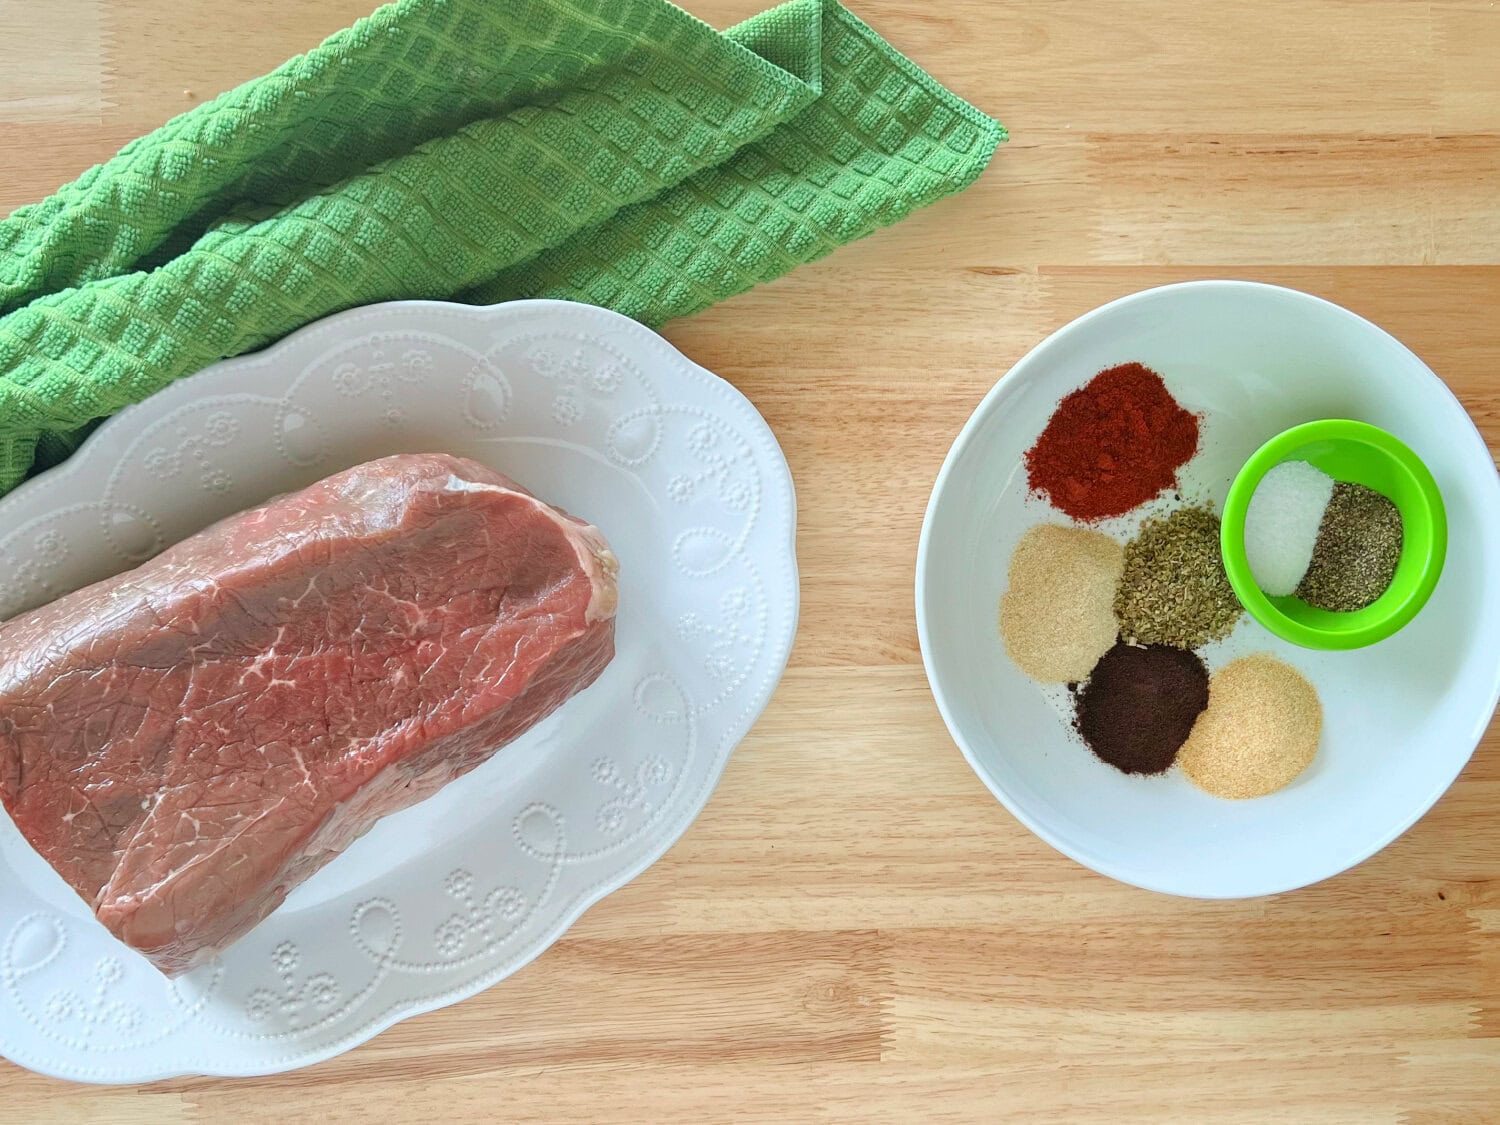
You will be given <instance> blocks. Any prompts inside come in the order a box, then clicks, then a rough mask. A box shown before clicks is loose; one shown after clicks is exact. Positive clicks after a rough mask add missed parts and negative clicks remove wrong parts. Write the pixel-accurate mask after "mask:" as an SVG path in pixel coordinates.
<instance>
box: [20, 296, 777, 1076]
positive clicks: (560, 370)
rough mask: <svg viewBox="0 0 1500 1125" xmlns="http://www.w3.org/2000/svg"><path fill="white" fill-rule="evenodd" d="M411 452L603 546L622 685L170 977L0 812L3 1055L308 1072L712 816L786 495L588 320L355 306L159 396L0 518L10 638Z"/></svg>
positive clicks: (707, 393) (748, 712)
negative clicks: (236, 521)
mask: <svg viewBox="0 0 1500 1125" xmlns="http://www.w3.org/2000/svg"><path fill="white" fill-rule="evenodd" d="M431 450H438V451H443V452H451V453H456V454H460V455H463V456H468V457H473V458H475V459H477V460H480V461H483V462H485V463H487V464H490V465H493V466H494V467H495V468H497V469H500V470H501V471H503V472H506V473H508V474H510V475H511V476H513V477H515V478H516V479H517V480H519V481H520V482H521V483H522V484H524V485H526V486H527V487H528V488H531V489H532V490H533V491H535V492H536V493H537V494H538V495H540V496H543V497H545V498H546V499H547V500H549V501H551V502H553V503H556V504H558V505H560V506H562V507H564V508H567V509H568V510H570V511H573V512H575V513H576V514H578V515H579V516H581V517H583V518H584V519H587V520H589V521H591V522H593V523H595V524H597V525H598V526H599V527H601V528H602V529H603V530H604V532H605V534H606V535H607V536H608V537H609V539H610V541H611V543H612V545H613V546H614V548H615V550H616V552H617V553H618V554H619V556H620V559H621V565H622V572H621V609H620V617H619V630H618V655H617V656H616V658H615V661H614V663H613V664H611V665H610V667H609V668H608V669H606V671H605V673H604V675H603V676H602V677H601V678H600V679H599V681H598V682H597V683H596V684H595V685H594V686H593V687H591V688H590V689H589V690H588V691H586V692H584V693H582V694H581V695H579V696H578V697H576V698H575V699H573V700H572V701H570V702H569V703H568V705H567V706H566V707H564V708H563V709H562V710H561V711H560V712H558V713H557V714H556V715H554V716H552V717H551V718H550V719H548V720H547V721H546V722H544V723H543V724H541V725H540V726H539V727H537V728H536V729H535V730H533V731H531V732H530V733H528V734H527V735H526V736H525V737H523V738H522V739H519V740H518V741H517V742H515V743H513V744H511V745H510V746H508V747H506V748H505V749H504V750H503V751H502V752H501V753H499V754H497V755H496V757H495V758H494V759H493V760H492V761H490V762H489V763H487V764H486V765H485V766H482V767H480V768H479V769H478V770H475V771H474V772H473V773H472V774H470V775H468V776H467V777H465V778H463V779H461V780H459V781H457V782H455V783H454V784H452V785H450V786H448V787H447V788H446V789H444V790H443V791H442V792H441V793H439V794H438V795H436V796H435V797H433V798H432V799H430V800H428V801H426V802H424V803H423V804H421V805H418V806H416V807H415V808H412V809H408V810H405V811H404V812H401V813H398V814H396V815H394V816H391V817H387V818H386V819H385V820H383V821H381V822H380V823H378V824H377V825H376V826H375V827H374V828H373V829H372V830H371V831H370V832H369V834H367V835H366V836H365V837H364V838H363V839H361V840H359V841H357V842H356V843H355V844H354V846H353V847H351V848H350V849H349V850H348V851H347V852H346V853H345V854H344V855H342V856H340V857H339V859H338V860H336V861H335V862H334V863H333V864H331V865H330V866H329V867H327V868H325V869H324V870H323V871H321V872H319V873H318V874H317V875H315V876H314V877H313V878H312V879H310V880H309V881H308V882H307V883H305V884H303V885H302V886H301V887H299V888H297V889H296V890H295V891H294V892H293V894H292V895H291V896H290V897H289V898H288V900H287V902H286V903H285V904H284V905H283V906H282V908H281V909H280V910H278V911H277V912H276V913H275V914H273V915H272V916H271V917H270V918H268V919H267V920H266V921H265V922H263V923H262V924H261V925H260V926H258V927H257V928H256V929H255V930H254V931H252V932H251V933H250V934H249V935H247V936H246V937H245V938H244V939H242V940H241V941H239V942H237V943H236V944H235V945H234V946H233V947H231V948H230V949H229V950H227V951H226V952H225V953H224V955H223V956H222V957H221V958H219V959H218V960H216V961H215V962H213V963H211V964H208V965H204V966H202V967H201V968H199V969H197V970H195V971H194V972H192V973H190V974H188V975H186V976H184V977H182V978H179V979H178V980H176V981H169V980H167V979H166V978H164V977H162V976H161V975H160V974H158V973H157V972H156V971H155V970H154V969H153V968H152V967H151V966H150V965H149V964H148V963H147V962H146V961H145V959H144V958H142V957H140V956H138V955H137V954H135V953H133V952H132V951H131V950H129V949H126V948H125V947H124V946H122V945H120V944H119V943H118V942H116V941H115V940H114V939H113V938H112V937H111V936H110V935H109V934H108V933H107V932H106V931H105V930H104V928H103V927H102V926H100V925H99V924H98V923H97V922H96V921H94V919H93V917H92V916H91V914H90V913H89V911H88V909H87V908H86V907H85V905H84V904H83V903H82V902H81V901H79V900H78V898H77V896H76V895H74V894H73V892H72V891H71V890H70V889H69V888H68V887H67V886H66V885H65V884H64V883H63V881H62V880H61V878H60V877H58V876H57V875H56V873H54V872H53V871H52V870H51V868H49V867H48V866H47V864H46V863H45V862H44V861H43V860H42V859H41V858H40V857H39V856H37V855H36V854H35V852H33V851H32V850H31V848H30V846H29V845H27V844H26V842H25V840H24V839H23V838H22V837H21V835H20V833H19V832H18V831H17V830H16V828H15V826H14V825H13V824H11V822H10V820H9V819H8V818H7V817H5V816H3V814H0V1052H3V1053H4V1054H5V1055H6V1056H7V1057H8V1058H10V1059H12V1060H14V1061H15V1062H17V1063H19V1064H21V1065H23V1066H26V1067H30V1068H32V1069H34V1070H39V1071H42V1072H45V1073H48V1074H53V1075H57V1076H60V1077H65V1078H72V1079H77V1080H82V1081H91V1082H138V1081H146V1080H150V1079H155V1078H161V1077H166V1076H170V1075H175V1074H223V1075H243V1074H262V1073H270V1072H274V1071H280V1070H288V1069H293V1068H296V1067H300V1066H305V1065H307V1064H309V1063H313V1062H317V1061H319V1060H322V1059H325V1058H328V1057H330V1056H332V1055H335V1054H338V1053H339V1052H341V1051H344V1050H347V1049H349V1048H350V1047H352V1046H354V1045H356V1044H358V1043H361V1042H363V1041H364V1040H366V1039H368V1038H370V1037H371V1036H373V1035H375V1034H377V1033H378V1032H379V1031H381V1030H382V1029H384V1028H386V1027H388V1026H390V1025H391V1024H393V1023H395V1022H397V1021H398V1020H400V1019H403V1018H405V1017H407V1016H410V1015H414V1014H416V1013H419V1012H423V1011H429V1010H431V1009H433V1008H438V1007H442V1006H444V1005H446V1004H451V1003H454V1002H456V1001H458V1000H461V999H463V998H465V997H467V996H470V995H472V994H473V993H475V992H477V991H479V990H480V989H482V988H485V987H487V986H489V985H491V984H494V983H495V982H497V981H499V980H502V979H503V978H504V977H506V976H508V975H509V974H511V973H513V972H515V971H516V970H517V969H518V968H520V967H521V966H522V965H524V964H526V963H527V962H528V961H530V960H531V959H533V958H534V957H536V956H537V955H538V954H540V953H541V952H542V951H543V950H545V949H546V948H547V947H548V946H549V945H550V944H551V943H552V942H553V941H555V940H556V939H557V938H558V937H559V936H560V935H561V934H562V933H563V932H564V931H565V930H566V929H567V927H568V926H569V925H570V924H571V923H572V922H573V921H574V920H575V919H576V918H577V917H578V916H579V915H580V914H581V913H582V912H583V911H584V910H585V909H587V908H588V907H589V906H590V905H591V904H592V903H594V902H596V901H597V900H598V899H600V898H601V897H603V896H604V895H606V894H608V893H609V892H610V891H612V890H615V889H616V888H618V887H620V886H621V885H623V884H624V883H625V882H627V881H628V880H630V879H631V878H633V877H634V876H635V875H637V874H639V873H640V872H641V871H643V870H644V869H645V868H646V867H647V866H649V865H650V864H651V863H652V862H653V861H654V860H655V859H656V858H657V857H659V856H660V855H661V854H662V853H663V852H664V851H665V850H666V849H667V848H668V847H669V846H670V845H671V844H672V842H673V841H675V840H676V839H677V837H678V836H680V835H681V834H682V832H683V831H685V830H686V828H687V826H688V825H689V824H690V823H691V822H692V820H693V818H694V817H695V816H696V815H697V813H698V811H699V810H700V809H701V808H702V807H703V805H704V804H705V802H706V801H707V799H708V795H709V793H710V791H711V790H712V788H713V786H714V783H715V782H716V781H717V779H718V777H719V774H720V772H721V771H722V770H723V767H724V764H725V762H726V761H727V760H728V757H729V754H730V752H731V751H732V750H733V748H734V746H735V744H736V743H737V742H738V741H739V740H740V738H741V737H743V735H744V734H745V732H746V731H747V730H748V729H749V727H750V725H751V723H753V722H754V720H755V719H756V717H757V716H758V715H759V714H760V712H761V710H762V709H763V708H764V707H765V704H766V702H767V700H768V699H769V698H770V695H771V692H772V690H773V689H774V687H775V685H776V683H777V681H778V679H779V678H780V676H781V672H782V669H783V668H784V666H785V664H786V659H787V656H788V654H789V652H790V650H791V643H792V636H793V633H794V632H795V629H796V619H797V604H798V599H797V572H796V555H795V550H794V546H793V535H794V528H795V524H796V518H795V510H794V500H793V495H792V486H791V478H790V475H789V473H788V471H787V467H786V462H785V460H784V458H783V457H782V455H781V451H780V449H779V448H778V447H777V445H776V442H775V439H774V437H773V436H772V434H771V432H770V430H769V428H767V426H766V424H765V422H764V421H763V420H762V419H761V417H760V416H759V414H757V413H756V411H755V409H754V408H753V407H752V406H751V405H750V403H749V402H748V401H746V400H745V398H744V397H743V396H742V395H740V394H739V392H737V391H736V390H734V388H732V387H731V386H730V385H729V384H727V383H725V382H724V381H723V380H721V379H719V378H718V377H716V376H714V375H712V374H710V373H709V372H707V371H704V370H703V369H702V368H700V367H697V366H696V365H694V364H692V363H691V362H690V361H688V360H687V359H685V358H684V357H683V356H682V355H681V354H680V353H678V352H677V351H676V350H675V349H673V348H672V347H671V346H670V345H669V344H667V343H666V341H664V340H663V339H661V337H659V336H657V335H656V334H655V333H653V332H651V331H649V330H648V329H645V328H643V327H641V326H640V325H638V324H636V323H634V322H633V321H630V320H627V319H625V318H623V317H620V316H618V315H616V314H614V313H611V312H608V311H605V310H602V309H596V308H592V307H589V306H584V305H573V304H566V303H563V302H555V301H524V302H517V303H514V304H509V305H499V306H495V307H492V308H471V307H468V306H460V305H448V304H443V303H438V302H417V301H413V302H396V303H392V304H386V305H377V306H371V307H369V308H364V309H356V310H353V311H351V312H347V313H343V314H340V315H338V316H335V317H330V318H328V319H327V320H324V321H320V322H319V323H317V324H314V325H311V326H309V327H308V328H305V329H303V330H302V331H300V332H297V333H295V334H294V335H292V336H290V337H288V338H287V339H286V340H283V341H282V342H280V343H279V344H276V345H275V346H273V347H271V348H269V349H267V350H266V351H264V352H261V353H258V354H256V355H253V356H247V357H242V358H239V359H234V360H228V361H226V362H223V363H219V364H216V365H214V366H213V367H211V368H209V369H208V370H206V371H203V372H201V373H199V374H198V375H196V376H194V377H192V378H191V379H187V380H184V381H183V382H181V383H178V384H176V385H174V386H172V387H170V388H169V389H167V390H166V391H163V392H162V393H161V394H159V395H157V396H155V397H153V398H152V399H150V400H148V401H147V402H146V403H144V404H142V405H140V406H137V407H133V408H131V409H129V410H127V411H125V412H123V413H122V414H121V415H119V416H118V417H117V418H115V419H113V420H112V421H110V422H109V423H108V424H106V425H105V426H103V427H101V428H100V430H99V431H98V432H97V433H96V434H95V435H94V436H93V437H92V438H90V440H89V441H88V443H87V444H86V445H85V446H84V448H83V449H82V450H80V452H79V453H78V454H77V456H75V457H74V458H73V459H72V460H71V461H69V462H68V463H67V464H66V465H64V466H62V467H61V468H59V469H57V470H54V471H53V472H51V473H48V474H46V475H45V476H43V477H40V478H38V479H37V480H35V481H33V482H31V483H29V484H27V485H26V486H24V487H22V488H21V489H18V490H17V491H16V492H14V493H13V494H11V495H10V496H8V497H6V498H5V499H4V500H0V619H4V618H5V617H8V616H12V615H14V614H15V613H18V612H21V611H23V610H25V609H27V608H29V607H32V606H35V605H39V604H42V603H44V602H46V601H48V600H51V599H52V598H55V597H57V596H59V595H60V594H62V593H64V592H66V591H68V590H71V589H76V588H78V587H80V586H82V585H85V584H87V583H89V582H92V581H96V580H98V579H100V578H104V577H107V576H109V575H111V574H115V573H118V572H120V571H122V570H125V569H127V568H129V567H131V566H133V565H135V564H137V563H139V562H141V561H143V560H144V559H147V558H149V557H150V556H151V555H152V554H154V553H156V552H157V551H159V550H161V549H162V548H163V547H165V546H166V545H168V544H170V543H173V542H176V541H178V540H180V539H182V538H184V537H186V536H187V535H190V534H192V533H194V532H195V531H198V530H200V529H201V528H203V527H205V526H206V525H208V524H209V523H211V522H213V521H214V520H216V519H219V518H222V517H223V516H226V515H229V514H231V513H233V512H236V511H239V510H242V509H243V508H245V507H248V506H250V505H253V504H256V503H260V502H262V501H264V500H265V499H267V498H268V497H270V496H273V495H276V494H277V493H281V492H285V491H289V490H292V489H295V488H299V487H302V486H303V485H306V484H309V483H311V482H312V481H314V480H317V479H319V478H321V477H324V476H327V475H328V474H330V473H333V472H336V471H338V470H339V469H342V468H345V467H348V466H349V465H353V464H357V463H359V462H361V461H365V460H369V459H371V458H374V457H379V456H384V455H386V454H390V453H398V452H418V451H431Z"/></svg>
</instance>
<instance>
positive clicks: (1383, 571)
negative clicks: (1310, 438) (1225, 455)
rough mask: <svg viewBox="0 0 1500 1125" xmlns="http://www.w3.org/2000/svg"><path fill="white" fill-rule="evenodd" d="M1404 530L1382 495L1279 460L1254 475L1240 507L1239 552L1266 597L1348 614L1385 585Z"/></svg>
mask: <svg viewBox="0 0 1500 1125" xmlns="http://www.w3.org/2000/svg"><path fill="white" fill-rule="evenodd" d="M1404 538H1405V534H1404V530H1403V527H1402V523H1401V513H1400V511H1398V510H1397V508H1396V505H1395V504H1393V503H1391V501H1390V498H1389V497H1387V496H1383V495H1382V494H1381V493H1379V492H1376V491H1375V490H1374V489H1373V488H1368V487H1366V486H1365V485H1362V484H1354V483H1352V482H1349V481H1335V480H1334V479H1333V478H1332V477H1330V476H1329V475H1328V474H1327V473H1324V472H1323V471H1322V470H1320V469H1317V468H1315V467H1314V466H1312V465H1309V464H1308V463H1307V462H1306V461H1286V462H1283V463H1282V464H1280V465H1277V466H1276V467H1275V468H1273V469H1271V470H1270V471H1269V472H1268V473H1266V475H1265V476H1264V477H1263V478H1262V479H1261V482H1260V484H1259V485H1258V486H1257V487H1256V489H1255V494H1254V495H1253V496H1251V497H1250V504H1249V507H1248V508H1247V509H1246V511H1245V556H1246V559H1247V561H1248V562H1249V564H1250V572H1251V574H1253V575H1254V577H1255V582H1256V584H1257V585H1258V586H1259V587H1260V588H1261V589H1262V590H1264V591H1265V592H1266V593H1267V594H1270V595H1271V596H1272V597H1282V596H1286V595H1288V594H1295V595H1296V596H1297V597H1299V598H1301V599H1302V600H1303V601H1305V602H1306V603H1307V604H1308V605H1311V606H1315V607H1317V608H1318V609H1326V610H1330V611H1332V612H1335V613H1352V612H1353V611H1355V610H1360V609H1364V608H1365V607H1366V606H1368V605H1371V604H1373V603H1374V602H1375V601H1376V600H1377V599H1378V598H1379V597H1380V595H1381V594H1383V593H1385V592H1386V590H1387V589H1388V588H1389V587H1390V584H1391V579H1392V578H1393V577H1394V576H1395V574H1396V564H1397V563H1399V562H1400V561H1401V547H1402V543H1403V541H1404Z"/></svg>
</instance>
